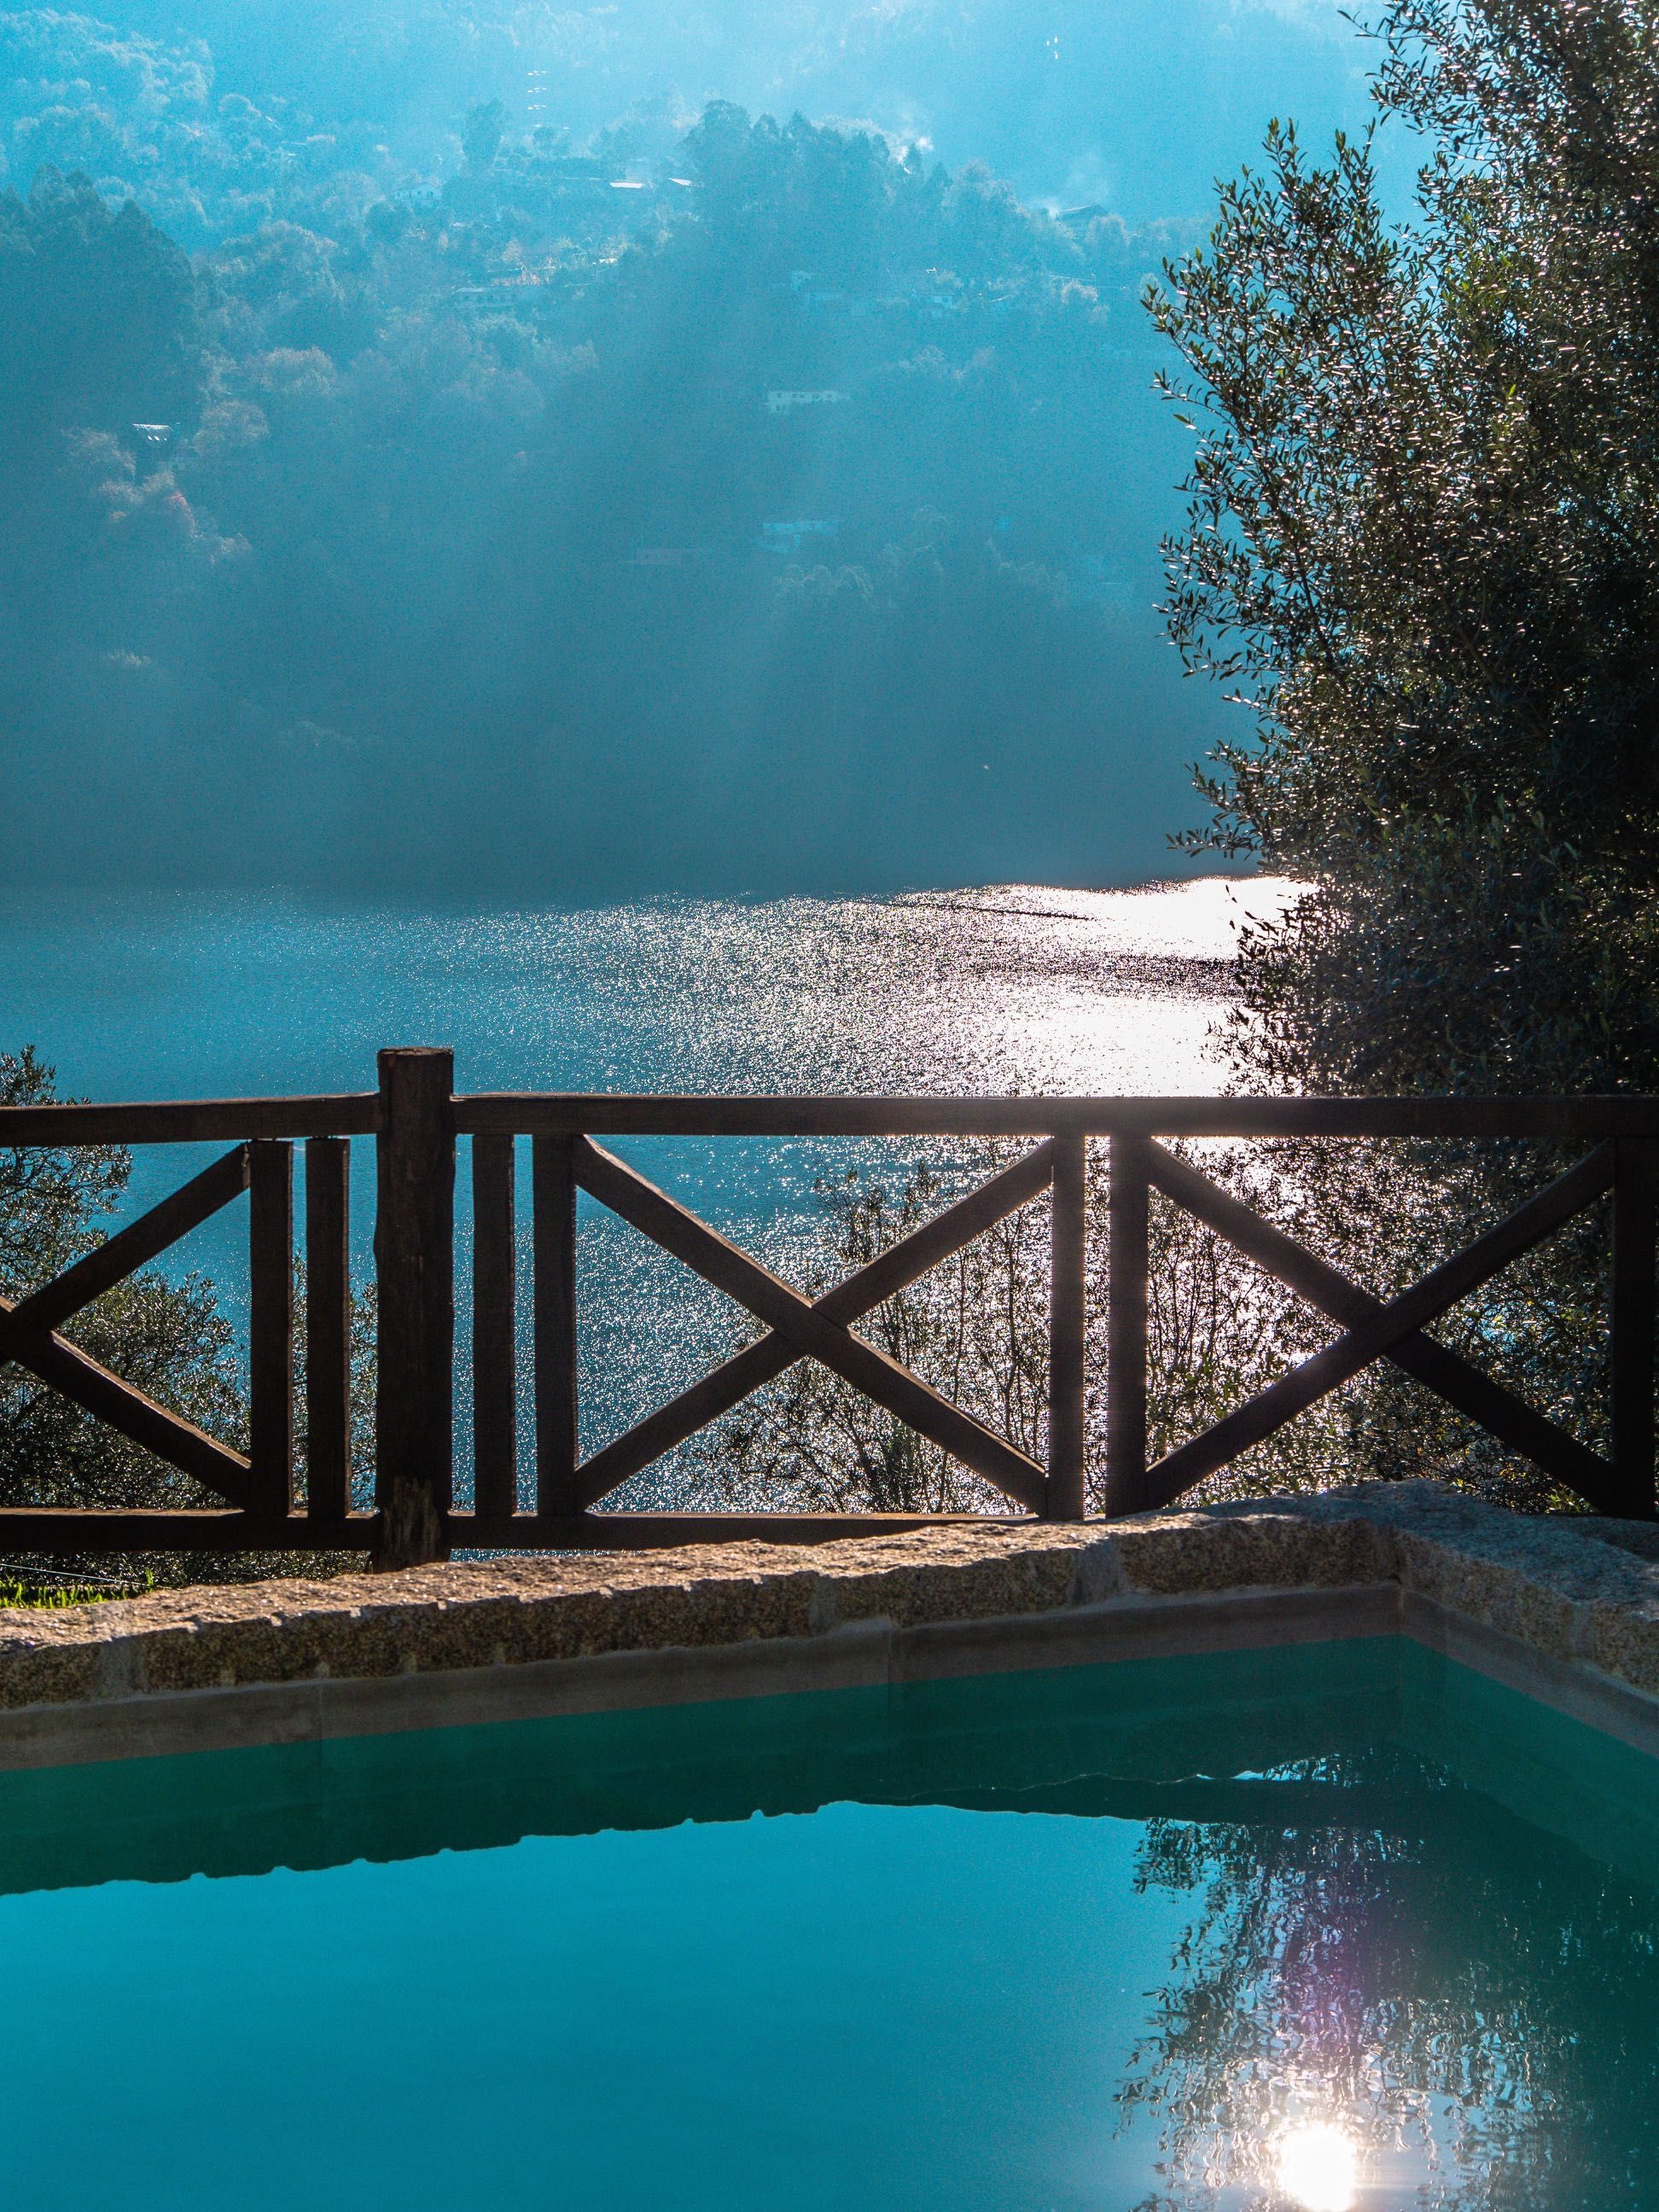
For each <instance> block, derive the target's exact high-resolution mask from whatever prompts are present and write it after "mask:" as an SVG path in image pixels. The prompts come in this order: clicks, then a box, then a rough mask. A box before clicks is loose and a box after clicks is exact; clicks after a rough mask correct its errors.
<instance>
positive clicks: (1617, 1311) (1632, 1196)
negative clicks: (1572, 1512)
mask: <svg viewBox="0 0 1659 2212" xmlns="http://www.w3.org/2000/svg"><path fill="white" fill-rule="evenodd" d="M1616 1151H1617V1155H1618V1158H1617V1165H1616V1169H1615V1172H1614V1178H1613V1321H1612V1335H1613V1346H1612V1361H1613V1469H1614V1481H1613V1486H1612V1488H1613V1502H1612V1503H1610V1504H1607V1505H1606V1506H1605V1507H1604V1509H1603V1510H1606V1511H1607V1512H1612V1513H1619V1514H1623V1515H1625V1516H1627V1517H1628V1518H1629V1519H1631V1520H1632V1521H1650V1520H1652V1519H1653V1518H1654V1516H1655V1510H1656V1500H1655V1496H1654V1470H1653V1383H1654V1375H1653V1358H1654V1235H1655V1229H1656V1219H1655V1215H1656V1188H1659V1159H1656V1157H1655V1154H1656V1147H1655V1146H1654V1145H1653V1143H1652V1142H1651V1141H1650V1140H1644V1139H1636V1138H1627V1139H1621V1141H1620V1144H1619V1145H1618V1146H1617V1147H1616Z"/></svg>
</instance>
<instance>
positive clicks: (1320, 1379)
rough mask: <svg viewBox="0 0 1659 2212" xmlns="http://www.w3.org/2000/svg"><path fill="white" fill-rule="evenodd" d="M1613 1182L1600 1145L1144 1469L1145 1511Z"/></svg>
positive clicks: (1609, 1159)
mask: <svg viewBox="0 0 1659 2212" xmlns="http://www.w3.org/2000/svg"><path fill="white" fill-rule="evenodd" d="M1612 1181H1613V1151H1612V1147H1611V1146H1607V1145H1603V1146H1600V1147H1599V1148H1598V1149H1597V1151H1596V1152H1594V1153H1592V1154H1591V1156H1590V1158H1589V1159H1587V1160H1581V1161H1580V1162H1579V1164H1578V1165H1577V1167H1575V1168H1570V1169H1569V1170H1567V1172H1566V1173H1565V1175H1562V1176H1557V1177H1556V1178H1555V1180H1554V1181H1553V1182H1551V1183H1547V1184H1546V1186H1545V1187H1544V1188H1543V1189H1542V1190H1541V1191H1539V1192H1538V1193H1537V1194H1535V1195H1534V1197H1532V1198H1529V1199H1528V1200H1527V1202H1526V1204H1525V1205H1524V1206H1518V1207H1517V1208H1516V1211H1515V1212H1513V1213H1511V1214H1510V1216H1509V1217H1508V1218H1507V1219H1506V1220H1504V1221H1501V1222H1499V1223H1498V1226H1497V1227H1496V1228H1495V1229H1489V1230H1488V1231H1486V1234H1485V1236H1483V1237H1477V1238H1476V1239H1475V1241H1474V1243H1473V1244H1471V1245H1468V1247H1466V1249H1464V1250H1463V1251H1462V1252H1459V1253H1457V1254H1456V1255H1455V1256H1454V1257H1453V1258H1452V1259H1449V1260H1448V1261H1444V1262H1443V1264H1442V1265H1441V1266H1440V1267H1436V1268H1433V1269H1432V1270H1431V1272H1430V1273H1428V1274H1426V1275H1425V1276H1424V1277H1423V1278H1422V1279H1421V1280H1420V1281H1419V1282H1416V1283H1413V1285H1411V1287H1410V1289H1409V1290H1406V1291H1401V1293H1400V1295H1399V1297H1394V1298H1390V1299H1389V1302H1388V1303H1387V1304H1386V1305H1383V1306H1382V1307H1380V1308H1379V1309H1378V1310H1377V1311H1376V1313H1375V1314H1374V1315H1372V1316H1370V1319H1368V1320H1366V1321H1363V1322H1359V1323H1358V1325H1357V1326H1356V1327H1355V1328H1351V1329H1350V1330H1349V1331H1348V1332H1347V1334H1346V1335H1345V1336H1342V1337H1340V1338H1339V1339H1338V1340H1337V1341H1336V1342H1335V1343H1334V1344H1333V1345H1329V1346H1327V1347H1326V1349H1325V1350H1324V1351H1323V1352H1316V1354H1315V1355H1314V1357H1313V1358H1311V1359H1307V1360H1304V1361H1303V1363H1302V1364H1301V1365H1300V1366H1298V1367H1293V1368H1292V1369H1291V1371H1290V1373H1289V1374H1288V1375H1281V1376H1279V1380H1278V1381H1277V1382H1276V1383H1269V1385H1268V1386H1267V1389H1265V1390H1262V1391H1260V1392H1258V1393H1257V1395H1255V1397H1254V1398H1251V1399H1250V1400H1249V1401H1248V1402H1247V1403H1246V1404H1244V1405H1243V1406H1240V1407H1237V1408H1236V1409H1235V1410H1234V1411H1233V1412H1232V1413H1228V1414H1226V1415H1225V1416H1224V1417H1223V1418H1222V1419H1220V1420H1218V1421H1217V1422H1215V1423H1214V1424H1213V1425H1212V1426H1211V1427H1210V1428H1207V1429H1206V1430H1205V1431H1203V1433H1202V1434H1201V1435H1200V1436H1197V1437H1193V1438H1192V1439H1191V1440H1190V1442H1188V1443H1184V1444H1182V1445H1180V1446H1178V1447H1177V1448H1176V1450H1174V1451H1172V1452H1166V1453H1165V1454H1164V1457H1163V1458H1162V1459H1161V1460H1159V1461H1158V1462H1157V1464H1156V1465H1155V1466H1154V1467H1152V1468H1149V1469H1148V1470H1147V1477H1146V1488H1147V1492H1148V1493H1149V1495H1148V1499H1147V1502H1148V1504H1152V1505H1167V1504H1170V1502H1171V1501H1172V1500H1173V1499H1175V1498H1179V1497H1180V1496H1181V1494H1182V1492H1183V1491H1187V1490H1190V1489H1191V1488H1192V1486H1193V1485H1194V1483H1195V1482H1200V1481H1202V1480H1203V1479H1204V1477H1205V1476H1206V1474H1213V1473H1214V1472H1215V1470H1216V1468H1218V1467H1225V1465H1226V1464H1227V1462H1229V1461H1230V1460H1234V1459H1237V1457H1238V1455H1239V1454H1240V1453H1241V1452H1244V1451H1248V1450H1249V1448H1250V1447H1251V1445H1253V1444H1257V1443H1261V1442H1262V1441H1263V1439H1264V1438H1266V1437H1270V1436H1272V1435H1273V1432H1274V1431H1275V1430H1276V1429H1280V1428H1282V1427H1283V1426H1284V1425H1285V1422H1286V1421H1290V1420H1294V1419H1295V1418H1296V1416H1297V1414H1298V1413H1303V1412H1304V1411H1305V1410H1306V1408H1307V1407H1310V1406H1311V1405H1312V1404H1314V1402H1315V1401H1316V1400H1317V1399H1320V1398H1322V1397H1324V1396H1325V1395H1326V1394H1327V1393H1328V1392H1329V1391H1331V1390H1334V1389H1339V1388H1340V1385H1341V1384H1343V1383H1346V1382H1347V1381H1348V1379H1349V1377H1350V1376H1354V1375H1357V1374H1358V1372H1359V1370H1361V1368H1364V1367H1369V1366H1370V1364H1371V1362H1372V1360H1374V1359H1377V1358H1382V1357H1383V1355H1384V1354H1385V1353H1387V1352H1391V1351H1392V1350H1393V1348H1394V1347H1395V1346H1396V1345H1398V1344H1400V1343H1401V1342H1402V1341H1403V1340H1405V1339H1406V1338H1407V1337H1408V1336H1412V1335H1414V1334H1416V1332H1417V1331H1418V1330H1419V1329H1420V1328H1424V1327H1425V1326H1426V1324H1427V1323H1428V1322H1431V1321H1433V1320H1434V1319H1435V1317H1436V1316H1437V1315H1439V1314H1443V1313H1444V1312H1445V1311H1446V1310H1447V1309H1448V1307H1449V1306H1454V1305H1455V1304H1457V1302H1458V1300H1459V1299H1460V1298H1465V1297H1468V1295H1469V1293H1470V1292H1471V1291H1475V1290H1478V1289H1479V1288H1480V1285H1481V1284H1482V1283H1484V1282H1486V1280H1487V1279H1489V1278H1490V1277H1492V1276H1493V1275H1495V1274H1496V1273H1498V1270H1499V1269H1500V1268H1501V1267H1507V1266H1508V1265H1509V1263H1510V1261H1511V1260H1516V1259H1519V1258H1520V1256H1521V1255H1522V1253H1523V1252H1529V1251H1531V1250H1532V1249H1533V1247H1534V1245H1536V1244H1541V1243H1543V1242H1544V1240H1545V1238H1546V1237H1549V1236H1552V1235H1553V1233H1554V1231H1556V1230H1558V1229H1559V1228H1560V1227H1561V1225H1562V1224H1563V1223H1564V1222H1567V1221H1571V1219H1572V1218H1573V1216H1574V1215H1575V1214H1577V1213H1582V1212H1583V1211H1584V1208H1585V1207H1586V1206H1591V1205H1594V1203H1595V1200H1597V1199H1598V1198H1600V1197H1601V1195H1602V1194H1603V1193H1604V1192H1605V1191H1606V1190H1607V1188H1608V1187H1609V1185H1610V1184H1611V1182H1612Z"/></svg>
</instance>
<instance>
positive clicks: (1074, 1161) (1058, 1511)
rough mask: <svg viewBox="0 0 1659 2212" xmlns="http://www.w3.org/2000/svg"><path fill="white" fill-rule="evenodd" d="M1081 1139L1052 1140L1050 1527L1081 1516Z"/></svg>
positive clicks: (1084, 1506) (1084, 1235) (1084, 1172)
mask: <svg viewBox="0 0 1659 2212" xmlns="http://www.w3.org/2000/svg"><path fill="white" fill-rule="evenodd" d="M1088 1158H1089V1142H1088V1139H1087V1138H1086V1137H1057V1138H1056V1139H1055V1140H1054V1194H1053V1198H1052V1200H1051V1203H1052V1206H1053V1208H1054V1213H1053V1225H1052V1228H1051V1230H1050V1232H1049V1234H1050V1237H1051V1238H1052V1243H1051V1244H1050V1248H1049V1267H1048V1500H1047V1508H1046V1510H1047V1516H1048V1519H1049V1520H1050V1521H1082V1520H1084V1519H1085V1518H1086V1517H1087V1515H1088V1510H1089V1500H1088V1487H1087V1474H1086V1468H1085V1439H1084V1355H1085V1330H1086V1328H1087V1320H1088V1316H1087V1300H1088V1236H1089V1217H1088V1189H1087V1181H1088Z"/></svg>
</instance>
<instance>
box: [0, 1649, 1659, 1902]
mask: <svg viewBox="0 0 1659 2212" xmlns="http://www.w3.org/2000/svg"><path fill="white" fill-rule="evenodd" d="M1383 1746H1395V1747H1399V1748H1400V1749H1401V1750H1402V1751H1404V1752H1406V1753H1409V1754H1411V1755H1412V1757H1413V1759H1417V1760H1419V1761H1426V1762H1429V1763H1430V1764H1431V1765H1433V1766H1434V1767H1436V1768H1437V1769H1439V1770H1441V1771H1443V1774H1444V1775H1445V1776H1447V1777H1449V1778H1452V1779H1453V1780H1455V1783H1456V1784H1459V1785H1460V1788H1459V1790H1458V1792H1457V1793H1456V1795H1455V1798H1454V1797H1449V1796H1445V1795H1444V1794H1443V1792H1439V1791H1437V1792H1435V1793H1434V1794H1433V1797H1432V1802H1431V1801H1430V1800H1429V1799H1428V1798H1425V1797H1423V1796H1422V1795H1421V1793H1420V1792H1419V1793H1417V1795H1416V1796H1413V1797H1411V1802H1407V1799H1406V1798H1402V1796H1401V1790H1400V1789H1399V1787H1398V1786H1395V1785H1391V1786H1390V1787H1389V1789H1388V1790H1382V1789H1381V1788H1378V1790H1376V1792H1375V1793H1374V1796H1372V1797H1368V1796H1367V1795H1366V1792H1365V1791H1364V1790H1363V1789H1361V1790H1360V1791H1359V1794H1358V1796H1357V1795H1356V1789H1355V1785H1354V1784H1352V1781H1349V1782H1346V1783H1344V1784H1342V1785H1341V1786H1340V1787H1339V1786H1338V1785H1337V1784H1334V1783H1330V1782H1326V1781H1322V1780H1320V1779H1318V1778H1316V1777H1315V1778H1302V1779H1292V1780H1287V1779H1285V1778H1268V1777H1273V1776H1274V1775H1276V1774H1278V1775H1280V1776H1282V1771H1283V1770H1285V1768H1287V1767H1297V1766H1302V1767H1305V1766H1307V1765H1308V1764H1309V1763H1310V1762H1312V1763H1313V1764H1314V1765H1315V1767H1316V1766H1317V1765H1318V1763H1319V1762H1322V1761H1328V1760H1332V1759H1341V1758H1343V1757H1344V1756H1345V1755H1347V1754H1352V1753H1361V1752H1364V1753H1371V1752H1375V1751H1376V1749H1377V1748H1378V1747H1383ZM1407 1795H1408V1796H1410V1793H1407ZM838 1802H858V1803H863V1804H871V1805H922V1804H933V1805H951V1806H957V1807H961V1808H966V1809H971V1810H986V1811H991V1810H1001V1811H1008V1812H1019V1811H1029V1812H1033V1813H1051V1814H1076V1815H1079V1816H1084V1817H1108V1818H1113V1819H1119V1820H1133V1821H1146V1820H1160V1819H1165V1820H1176V1821H1181V1820H1187V1821H1194V1822H1210V1821H1221V1822H1240V1823H1243V1824H1245V1825H1247V1826H1249V1825H1256V1824H1262V1823H1265V1824H1267V1825H1269V1826H1284V1825H1285V1824H1287V1823H1290V1824H1292V1825H1295V1824H1309V1823H1311V1824H1314V1825H1320V1824H1322V1823H1325V1822H1331V1821H1335V1822H1340V1823H1341V1824H1344V1825H1350V1826H1351V1825H1353V1824H1354V1823H1355V1822H1356V1821H1358V1822H1359V1823H1360V1824H1362V1825H1370V1826H1381V1827H1388V1826H1391V1825H1397V1824H1399V1823H1401V1822H1402V1821H1403V1822H1405V1823H1406V1824H1407V1826H1411V1825H1412V1824H1413V1822H1421V1821H1425V1820H1428V1821H1443V1820H1445V1819H1447V1818H1449V1817H1468V1818H1474V1819H1477V1820H1480V1819H1485V1818H1486V1817H1487V1816H1488V1814H1490V1813H1491V1812H1492V1808H1502V1809H1503V1811H1504V1813H1505V1814H1510V1815H1513V1816H1514V1817H1516V1818H1517V1819H1520V1820H1524V1821H1526V1822H1527V1823H1528V1824H1529V1825H1530V1826H1534V1827H1536V1828H1541V1829H1544V1830H1545V1831H1547V1832H1550V1833H1552V1834H1554V1835H1557V1836H1559V1837H1560V1838H1562V1839H1563V1841H1564V1842H1565V1843H1567V1844H1570V1845H1571V1847H1572V1848H1574V1849H1575V1850H1579V1851H1581V1852H1583V1853H1584V1854H1585V1855H1586V1856H1588V1857H1590V1858H1593V1859H1595V1860H1596V1861H1597V1862H1599V1863H1602V1864H1605V1865H1607V1866H1609V1867H1615V1868H1617V1869H1620V1871H1621V1872H1622V1873H1623V1874H1625V1875H1629V1876H1631V1877H1632V1878H1633V1879H1635V1880H1637V1881H1640V1882H1644V1883H1646V1884H1650V1885H1651V1884H1659V1760H1655V1759H1652V1758H1650V1757H1648V1756H1647V1755H1645V1754H1644V1753H1643V1752H1641V1751H1638V1750H1637V1749H1635V1748H1633V1747H1631V1746H1629V1745H1627V1744H1626V1743H1623V1742H1620V1741H1618V1740H1617V1739H1616V1738H1614V1737H1613V1736H1611V1735H1607V1734H1605V1733H1603V1732H1602V1731H1601V1730H1599V1729H1594V1728H1590V1727H1587V1726H1585V1725H1584V1724H1583V1723H1581V1722H1579V1721H1577V1720H1575V1719H1572V1718H1571V1717H1567V1716H1566V1715H1564V1714H1562V1713H1559V1712H1556V1711H1551V1710H1550V1709H1548V1708H1547V1707H1546V1706H1545V1705H1541V1704H1540V1703H1539V1702H1537V1701H1536V1700H1535V1699H1532V1698H1529V1697H1527V1696H1525V1695H1523V1694H1522V1693H1521V1692H1518V1691H1516V1690H1514V1689H1511V1688H1510V1687H1508V1686H1505V1685H1504V1684H1502V1683H1500V1682H1497V1681H1493V1680H1490V1679H1488V1678H1486V1676H1484V1675H1482V1674H1479V1673H1476V1672H1475V1671H1474V1670H1473V1669H1471V1668H1466V1667H1463V1666H1461V1665H1459V1664H1458V1663H1457V1662H1455V1661H1453V1660H1451V1659H1449V1658H1448V1657H1446V1656H1444V1655H1443V1654H1441V1653H1439V1652H1436V1651H1431V1650H1425V1648H1424V1647H1423V1646H1422V1645H1420V1644H1417V1643H1415V1642H1414V1641H1413V1640H1411V1639H1410V1638H1407V1637H1403V1636H1400V1635H1389V1636H1376V1637H1365V1638H1345V1639H1342V1640H1340V1641H1333V1642H1329V1643H1304V1644H1293V1645H1285V1646H1266V1647H1261V1648H1256V1649H1249V1650H1237V1651H1232V1652H1226V1653H1214V1652H1208V1653H1197V1654H1190V1655H1185V1656H1167V1657H1158V1658H1148V1659H1122V1660H1117V1661H1114V1662H1108V1663H1104V1664H1097V1665H1092V1666H1078V1665H1071V1666H1065V1667H1060V1668H1051V1669H1043V1668H1023V1669H1022V1670H1021V1671H1019V1672H1018V1673H1012V1674H973V1675H968V1676H960V1677H956V1678H952V1679H945V1680H921V1681H914V1682H896V1683H890V1684H882V1685H875V1686H868V1687H860V1688H851V1689H838V1690H827V1691H816V1692H815V1691H806V1692H795V1693H793V1694H790V1695H786V1696H771V1697H766V1696H762V1697H750V1698H741V1699H718V1700H714V1701H710V1702H708V1703H690V1704H679V1705H671V1706H648V1707H644V1708H639V1709H635V1710H629V1711H602V1712H590V1713H576V1714H566V1715H562V1716H558V1717H548V1718H541V1719H532V1720H520V1721H512V1722H507V1723H495V1724H475V1725H471V1726H465V1727H454V1728H441V1729H421V1730H418V1731H411V1732H406V1733H398V1734H391V1735H386V1734H378V1735H368V1736H361V1737H343V1738H334V1739H326V1738H325V1739H323V1740H320V1741H303V1742H299V1743H285V1744H268V1745H258V1746H255V1747H249V1748H246V1749H240V1750H232V1751H210V1752H199V1753H184V1754H179V1755H173V1756H170V1757H160V1758H152V1759H135V1760H125V1761H103V1762H98V1763H94V1764H88V1765H70V1766H58V1767H37V1768H32V1769H22V1770H18V1771H11V1772H6V1773H0V1894H16V1893H21V1892H28V1891H34V1890H44V1889H54V1888H62V1887H82V1886H87V1885H93V1884H98V1883H102V1882H110V1881H143V1882H167V1881H184V1880H186V1879H188V1878H189V1877H191V1876H192V1875H210V1876H229V1875H258V1874H262V1873H264V1872H266V1871H268V1870H269V1869H273V1868H277V1867H283V1868H289V1869H315V1868H324V1867H331V1866H337V1865H342V1864H345V1863H350V1862H353V1861H356V1860H368V1861H375V1862H392V1861H397V1860H402V1859H413V1858H420V1857H426V1856H428V1855H430V1854H432V1853H435V1852H439V1851H443V1850H489V1849H495V1848H500V1847H501V1846H504V1845H510V1844H513V1843H516V1842H517V1841H518V1840H520V1838H524V1837H526V1836H559V1835H562V1836H580V1835H587V1834H593V1833H598V1832H605V1831H610V1830H637V1829H653V1828H664V1827H671V1826H676V1825H678V1824H680V1823H682V1822H687V1821H690V1822H698V1823H702V1822H712V1821H738V1820H748V1819H750V1818H751V1817H753V1816H755V1815H757V1814H760V1815H767V1816H772V1815H779V1814H805V1813H810V1812H812V1811H815V1810H817V1808H821V1807H823V1806H826V1805H829V1804H834V1803H838ZM1459 1808H1462V1809H1461V1811H1460V1810H1459ZM1483 1808H1484V1809H1483Z"/></svg>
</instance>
